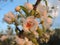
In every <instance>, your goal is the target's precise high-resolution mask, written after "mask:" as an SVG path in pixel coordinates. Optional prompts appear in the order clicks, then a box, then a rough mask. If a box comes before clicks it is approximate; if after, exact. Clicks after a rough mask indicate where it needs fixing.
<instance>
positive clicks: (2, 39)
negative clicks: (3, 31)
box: [0, 35, 8, 41]
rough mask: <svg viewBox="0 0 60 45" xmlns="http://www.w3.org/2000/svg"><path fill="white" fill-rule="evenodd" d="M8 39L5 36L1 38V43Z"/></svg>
mask: <svg viewBox="0 0 60 45" xmlns="http://www.w3.org/2000/svg"><path fill="white" fill-rule="evenodd" d="M7 38H8V36H5V35H3V36H2V37H1V38H0V40H1V41H4V40H6V39H7Z"/></svg>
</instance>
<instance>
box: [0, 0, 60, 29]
mask: <svg viewBox="0 0 60 45" xmlns="http://www.w3.org/2000/svg"><path fill="white" fill-rule="evenodd" d="M35 1H36V0H29V2H30V3H34V2H35ZM25 2H27V0H13V2H12V1H11V0H7V1H6V0H0V30H1V29H2V30H5V29H6V28H7V25H8V24H7V23H5V22H4V21H3V17H4V15H5V14H6V13H8V12H9V11H12V12H13V13H16V12H15V7H17V6H19V5H23V4H24V3H25ZM49 2H51V3H54V4H57V5H59V6H60V3H59V4H58V2H57V0H53V1H52V0H49ZM59 12H60V9H59ZM59 14H60V13H59ZM59 14H58V17H57V18H56V19H54V23H53V26H52V28H60V15H59Z"/></svg>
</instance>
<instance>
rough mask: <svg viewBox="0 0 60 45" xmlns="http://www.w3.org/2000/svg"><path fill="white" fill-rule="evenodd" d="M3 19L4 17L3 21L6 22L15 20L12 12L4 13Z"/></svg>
mask: <svg viewBox="0 0 60 45" xmlns="http://www.w3.org/2000/svg"><path fill="white" fill-rule="evenodd" d="M3 19H4V21H6V22H7V23H9V24H11V23H12V22H14V21H15V16H14V14H13V13H12V12H9V13H8V14H6V15H5V16H4V18H3Z"/></svg>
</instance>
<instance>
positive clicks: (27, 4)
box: [24, 2, 33, 10]
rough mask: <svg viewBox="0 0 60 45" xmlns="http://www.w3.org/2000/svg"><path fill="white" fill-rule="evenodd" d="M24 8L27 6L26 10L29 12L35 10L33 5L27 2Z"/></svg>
mask: <svg viewBox="0 0 60 45" xmlns="http://www.w3.org/2000/svg"><path fill="white" fill-rule="evenodd" d="M24 6H25V8H26V9H27V10H32V9H33V5H32V4H30V3H28V2H26V3H25V4H24Z"/></svg>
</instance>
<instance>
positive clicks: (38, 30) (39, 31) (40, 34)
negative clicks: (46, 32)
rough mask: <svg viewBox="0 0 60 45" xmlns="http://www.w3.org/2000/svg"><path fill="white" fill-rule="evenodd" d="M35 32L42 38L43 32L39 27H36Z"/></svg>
mask: <svg viewBox="0 0 60 45" xmlns="http://www.w3.org/2000/svg"><path fill="white" fill-rule="evenodd" d="M37 32H38V34H39V36H42V34H43V31H42V30H41V29H40V28H39V27H38V29H37Z"/></svg>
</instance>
